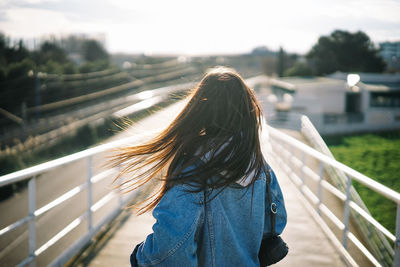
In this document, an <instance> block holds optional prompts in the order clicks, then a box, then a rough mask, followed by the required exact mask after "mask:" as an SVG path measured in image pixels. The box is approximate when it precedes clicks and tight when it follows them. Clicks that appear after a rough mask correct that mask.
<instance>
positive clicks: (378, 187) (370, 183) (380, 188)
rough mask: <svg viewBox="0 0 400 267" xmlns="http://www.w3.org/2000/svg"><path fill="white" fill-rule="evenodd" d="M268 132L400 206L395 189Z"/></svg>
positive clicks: (299, 144)
mask: <svg viewBox="0 0 400 267" xmlns="http://www.w3.org/2000/svg"><path fill="white" fill-rule="evenodd" d="M268 130H269V131H270V132H271V133H272V134H273V135H274V137H276V138H278V139H280V140H282V141H285V142H286V143H289V144H291V145H292V146H294V147H296V148H298V149H300V150H302V151H304V152H306V153H307V154H309V155H311V156H313V157H315V158H318V159H319V160H321V161H322V162H324V163H326V164H329V165H331V166H333V167H335V168H338V169H339V170H341V171H343V172H344V173H346V174H348V175H350V176H352V177H354V178H355V180H357V181H358V182H360V183H362V184H363V185H365V186H367V187H369V188H370V189H372V190H374V191H377V192H378V193H380V194H382V195H384V196H385V197H387V198H389V199H391V200H392V201H394V202H396V203H397V204H399V205H400V193H398V192H396V191H394V190H393V189H391V188H389V187H387V186H385V185H383V184H380V183H378V182H376V181H375V180H373V179H371V178H369V177H368V176H366V175H364V174H362V173H360V172H358V171H356V170H353V169H352V168H350V167H348V166H346V165H344V164H343V163H340V162H338V161H336V160H333V159H331V158H330V157H328V156H326V155H324V154H322V153H321V152H319V151H317V150H315V149H313V148H311V147H309V146H307V145H305V144H303V143H302V142H300V141H298V140H296V139H294V138H293V137H291V136H289V135H287V134H284V133H282V132H281V131H279V130H276V129H274V128H272V127H270V126H268Z"/></svg>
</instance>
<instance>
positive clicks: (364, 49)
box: [306, 30, 385, 75]
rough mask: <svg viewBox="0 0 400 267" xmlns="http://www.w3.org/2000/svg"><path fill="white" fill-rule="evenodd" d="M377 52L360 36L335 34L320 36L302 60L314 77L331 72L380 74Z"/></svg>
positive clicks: (382, 68)
mask: <svg viewBox="0 0 400 267" xmlns="http://www.w3.org/2000/svg"><path fill="white" fill-rule="evenodd" d="M378 52H379V50H378V49H377V48H375V46H374V44H373V42H372V41H371V40H370V39H369V37H368V35H366V34H365V33H364V32H361V31H358V32H356V33H350V32H347V31H341V30H336V31H334V32H332V33H331V35H330V36H321V37H320V38H319V39H318V42H317V44H315V45H314V46H313V47H312V49H311V50H310V52H308V54H307V55H306V57H307V59H308V60H309V63H310V65H311V67H312V69H313V72H314V74H316V75H323V74H329V73H332V72H335V71H343V72H382V71H383V70H384V69H385V63H384V61H383V59H382V58H381V57H380V56H379V55H378Z"/></svg>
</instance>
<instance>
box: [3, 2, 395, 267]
mask: <svg viewBox="0 0 400 267" xmlns="http://www.w3.org/2000/svg"><path fill="white" fill-rule="evenodd" d="M399 14H400V1H399V0H383V1H377V0H332V1H318V0H303V1H295V0H293V1H288V0H282V1H257V0H248V1H227V0H219V1H211V0H204V1H196V2H195V1H178V0H169V1H156V0H148V1H130V0H97V1H92V0H89V1H78V0H68V1H67V0H9V1H8V0H0V175H5V174H8V173H12V172H14V171H18V170H21V169H24V168H27V167H30V166H33V165H36V164H39V163H43V162H47V161H49V160H52V159H56V158H59V157H61V156H65V155H70V154H72V153H74V152H78V151H82V150H84V149H87V148H89V147H91V146H94V145H96V144H100V143H102V142H106V140H110V138H112V137H113V136H115V134H117V133H119V132H120V131H121V129H120V128H121V124H124V123H123V122H124V121H126V120H129V121H133V122H135V121H139V120H140V119H143V118H145V117H147V116H148V115H149V114H152V113H154V112H155V111H157V110H160V109H161V108H164V107H167V106H169V105H171V104H173V103H175V102H177V101H179V100H180V99H182V98H183V97H184V96H185V95H186V94H187V92H188V89H190V88H192V87H193V84H194V83H195V82H197V81H199V79H200V78H201V77H202V75H203V74H204V72H205V71H206V70H207V69H208V68H210V67H213V66H216V65H226V66H229V67H233V68H235V69H236V70H237V71H238V72H239V73H240V74H242V75H243V76H244V77H245V78H252V77H256V76H262V77H264V78H265V79H266V80H265V82H263V84H262V85H259V86H256V87H255V88H254V89H255V90H256V92H257V94H258V96H259V97H260V98H263V99H262V101H261V102H262V103H263V106H264V111H265V116H266V118H267V121H268V122H269V124H270V125H272V126H274V127H278V128H282V129H290V130H298V129H299V127H301V125H300V122H299V119H298V118H299V117H298V116H300V115H301V114H303V115H307V116H308V117H309V118H310V120H311V122H312V123H313V124H314V125H315V127H316V129H317V130H318V132H319V133H320V134H321V136H322V137H323V139H324V141H325V142H326V144H327V145H328V147H329V148H330V150H331V151H332V153H333V155H334V156H335V157H336V159H337V160H339V161H340V162H342V163H344V164H346V165H348V166H350V167H352V168H354V169H356V170H358V171H360V172H361V173H363V174H366V175H368V176H369V177H372V178H373V179H375V180H376V181H379V182H381V183H383V184H384V185H386V186H388V187H390V188H392V189H394V190H397V191H400V183H398V179H399V173H400V164H399V163H400V150H399V148H400V16H399ZM121 122H122V123H121ZM355 186H356V188H357V190H358V191H359V193H360V195H361V197H362V199H363V201H364V202H365V203H366V205H367V206H368V208H369V209H370V210H371V213H372V214H373V215H374V216H376V217H377V219H378V221H380V222H381V223H382V224H383V225H385V226H386V227H387V228H388V229H389V230H391V231H392V232H394V231H395V221H394V220H393V218H394V216H395V212H396V205H394V204H393V203H391V202H390V201H389V202H390V203H388V200H386V199H383V198H381V197H380V196H378V195H377V194H371V192H370V191H369V189H367V188H365V187H362V186H361V185H359V184H357V183H355ZM25 188H26V181H25V182H23V181H22V182H19V183H14V184H11V185H7V186H2V187H0V201H5V200H7V199H10V198H11V197H13V196H14V197H15V194H18V192H21V191H23V190H25ZM376 207H378V208H376ZM375 209H376V210H375ZM382 210H383V212H382ZM1 214H2V215H1V217H2V218H1V220H3V219H4V217H3V216H4V213H1ZM1 220H0V221H1ZM8 223H9V221H8V220H5V219H4V221H2V222H1V227H0V228H2V227H3V226H5V225H7V224H8ZM4 242H5V243H4V244H3V245H4V246H5V245H6V244H7V242H6V241H4ZM0 245H1V242H0ZM6 255H7V253H6V252H4V251H3V252H2V253H0V262H1V259H2V257H7V256H6ZM3 262H4V261H3ZM0 265H1V264H0Z"/></svg>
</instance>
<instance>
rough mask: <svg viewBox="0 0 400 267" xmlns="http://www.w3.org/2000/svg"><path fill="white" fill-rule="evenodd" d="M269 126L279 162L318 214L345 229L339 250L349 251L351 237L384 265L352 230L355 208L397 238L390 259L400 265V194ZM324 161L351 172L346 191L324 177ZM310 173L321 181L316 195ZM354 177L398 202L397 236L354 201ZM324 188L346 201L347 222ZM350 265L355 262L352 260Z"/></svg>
mask: <svg viewBox="0 0 400 267" xmlns="http://www.w3.org/2000/svg"><path fill="white" fill-rule="evenodd" d="M266 128H267V132H268V134H265V136H266V137H267V138H268V139H271V140H272V141H270V144H271V148H270V149H272V151H273V152H272V153H274V150H275V151H277V152H276V153H274V157H275V158H276V161H277V162H279V164H280V165H282V168H283V169H284V170H285V172H287V174H288V176H289V178H291V180H292V181H293V182H294V183H295V184H296V185H297V186H298V188H299V190H300V191H301V192H302V193H303V194H304V196H305V197H306V198H307V199H308V200H309V201H310V202H311V204H312V205H311V206H313V208H315V209H316V210H317V213H318V215H319V216H321V213H323V214H324V215H325V216H326V218H328V219H329V220H331V222H332V223H333V225H335V226H336V227H337V228H338V229H339V230H340V231H342V233H343V236H342V245H341V247H338V250H339V251H343V249H345V250H346V251H347V240H350V241H351V242H352V243H353V244H354V245H355V246H356V247H357V248H358V249H359V250H360V251H361V252H362V253H363V254H364V256H365V257H366V258H367V259H368V260H369V261H370V262H371V263H372V264H373V265H375V266H382V265H381V262H379V261H378V260H377V259H375V257H374V255H372V253H371V252H370V251H369V250H368V249H367V248H366V247H365V246H364V245H363V244H362V243H361V242H360V241H359V240H358V239H357V237H356V236H355V235H354V234H353V233H351V232H350V230H349V215H350V209H352V210H353V211H355V212H356V213H358V214H359V215H360V216H362V217H364V219H366V221H368V222H369V223H370V224H371V225H372V226H374V227H375V228H376V229H377V230H379V231H380V232H382V233H383V234H384V235H386V236H387V237H388V238H389V239H390V240H391V241H394V249H393V250H391V251H389V255H391V256H390V257H389V258H388V259H389V261H392V260H393V264H394V265H393V266H400V193H398V192H396V191H394V190H392V189H390V188H388V187H386V186H384V185H382V184H380V183H378V182H376V181H374V180H372V179H371V178H369V177H367V176H365V175H363V174H361V173H359V172H357V171H355V170H353V169H351V168H350V167H348V166H346V165H344V164H342V163H340V162H338V161H336V160H334V159H332V158H330V157H328V156H326V155H324V154H322V153H320V152H318V151H316V150H315V149H313V148H311V147H309V146H307V145H305V144H303V143H301V142H300V141H298V140H296V139H295V138H293V137H291V136H289V135H287V134H285V133H283V132H281V131H279V130H276V129H274V128H273V127H271V126H268V125H266ZM273 139H275V140H273ZM293 149H297V150H298V151H299V152H301V154H302V156H301V157H300V158H301V159H298V158H297V157H298V156H297V155H295V154H294V153H293ZM305 156H312V157H313V158H314V159H316V160H317V161H318V162H319V174H316V173H315V172H314V171H313V170H311V168H309V167H308V165H306V163H305ZM324 164H326V165H328V166H332V167H333V168H336V169H338V170H340V171H342V172H343V173H345V174H347V175H348V177H347V181H346V185H345V192H344V193H342V192H341V191H340V190H338V189H337V188H335V187H334V186H333V185H331V184H330V183H329V182H327V181H325V180H324V178H323V175H324V174H323V173H324ZM293 166H295V168H298V169H299V171H300V172H301V173H300V176H299V175H297V174H296V173H294V171H293ZM306 176H307V177H310V178H312V179H313V180H314V181H315V182H316V183H317V186H318V192H317V195H315V193H314V192H313V191H312V190H311V189H309V188H308V186H307V185H306V183H305V177H306ZM353 179H354V180H356V181H358V182H360V183H361V184H363V185H365V186H367V187H368V188H370V189H372V190H373V191H375V192H377V193H380V194H381V195H383V196H385V197H386V198H388V199H390V200H392V201H393V202H395V203H396V205H397V216H396V230H395V231H396V233H395V235H393V234H392V233H391V232H390V231H388V230H387V229H386V228H385V227H384V226H383V225H381V224H380V223H379V222H377V221H376V220H375V219H374V218H373V217H372V216H370V215H369V214H368V213H367V212H365V211H364V209H362V208H361V207H360V206H359V205H358V204H357V203H355V202H354V201H352V200H351V195H350V188H351V182H352V180H353ZM322 188H323V189H326V190H327V191H329V192H330V193H332V194H333V195H335V196H337V197H338V199H340V200H342V201H344V213H343V216H344V217H343V221H342V220H340V219H339V218H338V217H336V215H335V214H334V213H333V212H332V211H330V209H329V208H328V207H327V206H326V205H325V204H323V203H322ZM322 221H323V220H322ZM325 224H326V223H325ZM325 226H326V225H325ZM325 226H323V227H325ZM326 227H327V226H326ZM332 233H333V232H332ZM328 236H331V237H332V236H334V235H333V234H329V235H328ZM335 239H336V237H335ZM333 243H334V244H338V243H340V242H339V241H338V240H337V239H336V240H333ZM381 249H384V248H381ZM344 257H345V258H346V255H344ZM392 257H393V258H392ZM346 260H347V259H346ZM381 260H382V258H381ZM348 263H349V262H348ZM349 264H350V265H353V264H351V263H349ZM384 264H385V266H387V265H386V264H388V263H387V262H385V263H384Z"/></svg>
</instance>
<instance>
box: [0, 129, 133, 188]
mask: <svg viewBox="0 0 400 267" xmlns="http://www.w3.org/2000/svg"><path fill="white" fill-rule="evenodd" d="M140 137H141V136H133V137H127V138H124V139H120V140H117V141H113V142H110V143H106V144H102V145H98V146H96V147H92V148H88V149H86V150H83V151H80V152H76V153H74V154H71V155H68V156H65V157H62V158H58V159H55V160H51V161H48V162H45V163H42V164H39V165H36V166H32V167H29V168H26V169H23V170H20V171H16V172H13V173H9V174H6V175H3V176H0V186H5V185H8V184H12V183H16V182H20V181H23V180H26V179H28V178H30V177H32V176H34V175H37V174H40V173H42V172H44V171H49V170H51V169H54V168H56V167H59V166H62V165H66V164H68V163H71V162H74V161H77V160H80V159H83V158H87V157H90V156H93V155H95V154H99V153H101V152H105V151H107V150H110V149H113V148H117V147H118V146H121V145H124V144H128V143H130V142H135V141H138V140H139V138H140Z"/></svg>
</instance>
